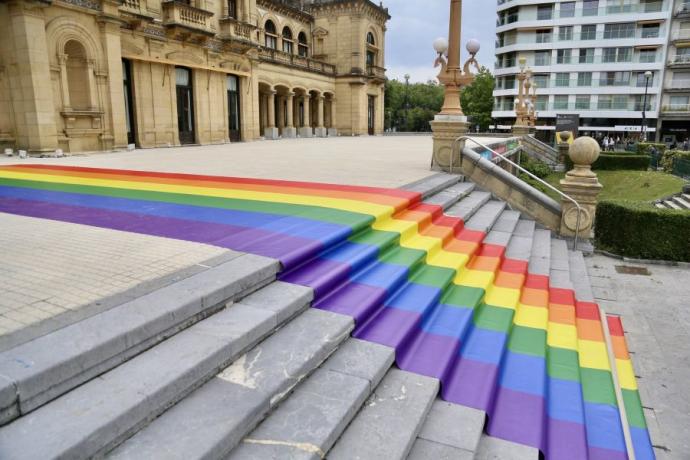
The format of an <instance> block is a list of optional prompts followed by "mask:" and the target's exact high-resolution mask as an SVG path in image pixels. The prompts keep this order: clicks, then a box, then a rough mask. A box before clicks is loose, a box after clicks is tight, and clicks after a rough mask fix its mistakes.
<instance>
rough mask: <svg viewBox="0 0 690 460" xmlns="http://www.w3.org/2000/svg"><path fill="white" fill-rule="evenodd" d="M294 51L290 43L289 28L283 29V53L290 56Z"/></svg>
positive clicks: (290, 32) (290, 33) (290, 34)
mask: <svg viewBox="0 0 690 460" xmlns="http://www.w3.org/2000/svg"><path fill="white" fill-rule="evenodd" d="M293 49H294V44H293V42H292V31H291V30H290V28H289V27H285V28H284V29H283V51H285V52H286V53H288V54H292V51H293Z"/></svg>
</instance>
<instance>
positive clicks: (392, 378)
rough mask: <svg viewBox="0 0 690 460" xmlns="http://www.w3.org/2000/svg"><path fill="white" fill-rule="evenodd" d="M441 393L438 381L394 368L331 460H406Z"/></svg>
mask: <svg viewBox="0 0 690 460" xmlns="http://www.w3.org/2000/svg"><path fill="white" fill-rule="evenodd" d="M438 390H439V381H438V380H436V379H433V378H429V377H424V376H421V375H417V374H412V373H410V372H405V371H401V370H399V369H395V368H393V369H391V370H390V371H389V372H388V373H387V374H386V376H385V377H384V379H383V381H382V382H381V383H380V384H379V386H378V387H377V388H376V390H375V392H374V394H373V395H372V396H371V397H370V398H369V400H368V401H367V402H366V403H365V406H364V408H363V409H362V410H361V411H360V412H359V414H357V416H356V417H355V419H354V420H353V421H352V423H351V424H350V426H348V428H347V430H345V433H344V434H343V435H342V436H341V437H340V439H339V440H338V442H336V444H335V446H334V447H333V449H332V450H331V451H330V452H329V453H328V458H329V459H330V460H341V459H347V460H350V459H355V458H361V459H375V458H385V459H389V460H397V459H404V458H406V457H407V455H408V454H409V452H410V450H411V449H412V445H413V444H414V442H415V440H416V439H417V436H418V434H419V432H420V430H421V428H422V425H423V424H424V421H425V420H426V416H427V414H428V413H429V410H430V409H431V406H432V404H433V402H434V400H435V399H436V395H437V393H438Z"/></svg>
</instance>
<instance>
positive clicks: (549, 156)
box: [521, 135, 560, 168]
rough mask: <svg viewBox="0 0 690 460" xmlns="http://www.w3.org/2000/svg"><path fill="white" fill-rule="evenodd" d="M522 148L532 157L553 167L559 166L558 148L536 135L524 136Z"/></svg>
mask: <svg viewBox="0 0 690 460" xmlns="http://www.w3.org/2000/svg"><path fill="white" fill-rule="evenodd" d="M521 144H522V150H523V152H525V153H527V154H528V155H529V156H530V157H532V158H534V159H537V160H539V161H541V162H543V163H546V164H547V165H549V166H551V167H552V168H556V166H559V164H560V161H559V155H558V150H557V149H555V148H553V147H552V146H550V145H548V144H545V143H544V142H542V141H540V140H539V139H537V138H535V137H534V136H531V135H528V136H523V137H522V139H521Z"/></svg>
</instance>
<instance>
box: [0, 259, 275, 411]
mask: <svg viewBox="0 0 690 460" xmlns="http://www.w3.org/2000/svg"><path fill="white" fill-rule="evenodd" d="M278 268H279V265H278V262H277V261H274V260H272V259H268V258H265V257H259V256H253V255H244V256H241V257H238V258H235V259H233V260H231V261H229V262H227V263H225V264H222V265H220V266H218V267H214V268H212V269H209V270H207V271H204V272H202V273H199V274H197V275H194V276H192V277H189V278H187V279H184V280H182V281H180V282H178V283H175V284H172V285H170V286H167V287H165V288H163V289H160V290H158V291H154V292H152V293H150V294H147V295H145V296H143V297H140V298H138V299H135V300H133V301H130V302H127V303H125V304H123V305H121V306H119V307H116V308H113V309H111V310H108V311H106V312H103V313H101V314H99V315H96V316H93V317H91V318H87V319H85V320H83V321H80V322H78V323H75V324H73V325H71V326H68V327H66V328H63V329H60V330H58V331H55V332H53V333H51V334H48V335H46V336H43V337H41V338H38V339H36V340H33V341H31V342H28V343H26V344H23V345H20V346H18V347H16V348H13V349H11V350H8V351H5V352H3V353H1V354H0V375H3V376H4V377H6V378H7V379H9V380H11V381H13V382H15V384H16V387H17V392H18V394H19V395H20V398H19V401H18V403H19V409H20V411H21V413H27V412H29V411H31V410H33V409H35V408H36V407H39V406H40V405H42V404H44V403H46V402H47V401H50V400H51V399H53V398H55V397H57V396H59V395H61V394H63V393H65V392H66V391H69V390H70V389H72V388H74V387H76V386H77V385H79V384H81V383H83V382H85V381H88V380H89V379H91V378H93V377H94V376H96V375H98V374H100V373H103V372H105V371H107V370H109V369H112V368H113V367H115V366H117V365H119V364H120V363H122V362H124V361H126V360H127V359H129V358H130V357H132V356H135V355H136V354H138V353H140V352H141V351H143V350H145V349H147V348H149V347H151V346H153V345H155V344H156V343H158V342H160V341H161V340H164V339H165V338H167V337H169V336H171V335H173V334H174V333H176V332H178V331H179V330H181V329H183V328H185V327H187V326H188V325H190V324H192V323H194V322H195V321H197V320H198V319H200V317H202V316H203V315H204V314H206V312H207V311H208V312H213V311H215V309H217V308H218V307H219V306H221V305H222V304H223V303H224V301H226V300H227V299H232V298H233V297H234V296H237V295H240V294H241V293H243V292H246V291H247V290H249V289H253V288H254V287H255V286H261V285H262V284H265V283H266V282H267V281H269V280H271V279H273V278H274V277H275V274H276V272H277V270H278ZM200 315H201V316H200Z"/></svg>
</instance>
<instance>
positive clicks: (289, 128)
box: [283, 93, 297, 139]
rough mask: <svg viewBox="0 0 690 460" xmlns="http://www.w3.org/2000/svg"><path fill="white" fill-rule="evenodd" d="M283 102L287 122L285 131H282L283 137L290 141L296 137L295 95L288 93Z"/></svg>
mask: <svg viewBox="0 0 690 460" xmlns="http://www.w3.org/2000/svg"><path fill="white" fill-rule="evenodd" d="M285 100H286V101H287V120H286V126H285V129H284V130H283V137H286V138H290V139H292V138H295V137H297V129H295V122H294V112H295V107H294V106H295V104H294V101H295V93H288V94H287V96H286V97H285Z"/></svg>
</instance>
